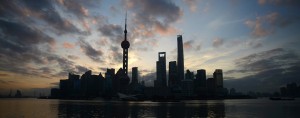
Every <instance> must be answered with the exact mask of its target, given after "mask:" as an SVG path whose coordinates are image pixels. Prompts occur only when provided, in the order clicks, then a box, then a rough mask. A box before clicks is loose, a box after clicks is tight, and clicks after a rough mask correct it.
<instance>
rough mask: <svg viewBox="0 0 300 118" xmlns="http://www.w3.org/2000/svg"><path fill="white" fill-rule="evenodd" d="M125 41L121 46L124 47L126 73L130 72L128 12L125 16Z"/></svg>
mask: <svg viewBox="0 0 300 118" xmlns="http://www.w3.org/2000/svg"><path fill="white" fill-rule="evenodd" d="M124 35H125V37H124V41H122V43H121V46H122V48H123V69H124V74H125V75H127V73H128V48H129V47H130V43H129V42H128V41H127V13H126V18H125V30H124Z"/></svg>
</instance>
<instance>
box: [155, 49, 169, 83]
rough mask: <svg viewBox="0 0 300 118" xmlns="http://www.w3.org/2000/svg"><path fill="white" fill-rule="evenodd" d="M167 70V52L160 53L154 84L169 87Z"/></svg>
mask: <svg viewBox="0 0 300 118" xmlns="http://www.w3.org/2000/svg"><path fill="white" fill-rule="evenodd" d="M166 77H167V70H166V52H159V53H158V61H156V78H157V79H156V81H155V83H154V86H156V87H167V79H166Z"/></svg>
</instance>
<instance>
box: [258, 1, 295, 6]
mask: <svg viewBox="0 0 300 118" xmlns="http://www.w3.org/2000/svg"><path fill="white" fill-rule="evenodd" d="M257 2H258V4H260V5H266V4H271V5H277V6H299V5H300V2H299V0H258V1H257Z"/></svg>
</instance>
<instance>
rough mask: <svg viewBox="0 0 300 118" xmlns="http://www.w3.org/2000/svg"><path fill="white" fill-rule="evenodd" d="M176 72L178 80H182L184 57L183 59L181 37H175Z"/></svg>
mask: <svg viewBox="0 0 300 118" xmlns="http://www.w3.org/2000/svg"><path fill="white" fill-rule="evenodd" d="M177 71H178V79H179V80H183V79H184V57H183V43H182V35H177Z"/></svg>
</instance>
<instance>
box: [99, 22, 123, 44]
mask: <svg viewBox="0 0 300 118" xmlns="http://www.w3.org/2000/svg"><path fill="white" fill-rule="evenodd" d="M99 31H100V32H101V33H102V34H103V35H104V36H107V37H108V38H109V39H111V40H113V41H115V42H118V43H120V42H121V41H122V40H123V30H122V27H121V26H120V25H114V24H105V25H103V26H101V27H100V28H99Z"/></svg>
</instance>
